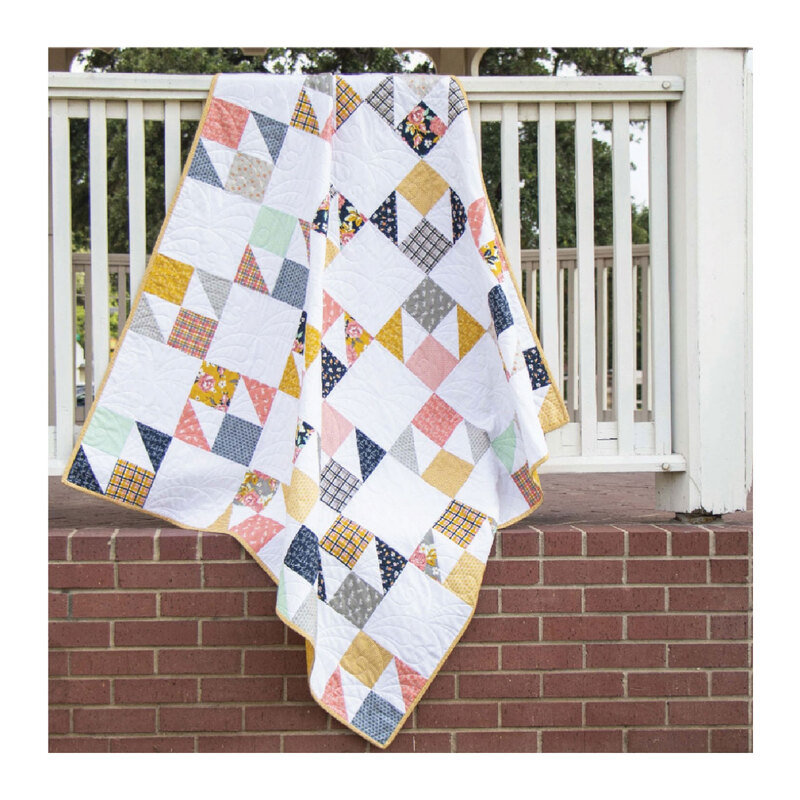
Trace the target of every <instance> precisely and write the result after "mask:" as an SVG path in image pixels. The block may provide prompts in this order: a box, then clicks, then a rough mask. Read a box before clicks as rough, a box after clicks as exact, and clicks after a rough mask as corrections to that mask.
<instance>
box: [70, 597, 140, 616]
mask: <svg viewBox="0 0 800 800" xmlns="http://www.w3.org/2000/svg"><path fill="white" fill-rule="evenodd" d="M155 615H156V596H155V594H153V593H151V592H76V593H75V594H73V595H72V616H73V617H75V618H81V617H84V618H85V617H105V618H106V619H119V618H120V617H154V616H155Z"/></svg>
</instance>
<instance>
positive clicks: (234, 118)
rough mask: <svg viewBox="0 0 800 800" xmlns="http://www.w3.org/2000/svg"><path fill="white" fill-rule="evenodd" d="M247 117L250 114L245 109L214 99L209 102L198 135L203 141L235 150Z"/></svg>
mask: <svg viewBox="0 0 800 800" xmlns="http://www.w3.org/2000/svg"><path fill="white" fill-rule="evenodd" d="M249 116H250V112H249V111H248V110H247V109H246V108H242V106H237V105H235V104H234V103H229V102H227V101H226V100H220V99H219V98H216V97H215V98H214V99H213V100H212V101H211V107H210V108H209V109H208V115H207V116H206V121H205V123H204V124H203V131H202V133H201V134H200V135H201V136H202V137H203V138H204V139H211V140H212V141H215V142H219V143H220V144H224V145H225V146H226V147H233V148H234V149H235V148H237V147H238V146H239V140H240V139H241V138H242V133H243V132H244V126H245V125H246V124H247V118H248V117H249Z"/></svg>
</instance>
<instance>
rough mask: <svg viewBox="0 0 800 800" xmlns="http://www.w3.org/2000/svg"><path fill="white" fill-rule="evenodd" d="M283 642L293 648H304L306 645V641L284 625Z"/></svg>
mask: <svg viewBox="0 0 800 800" xmlns="http://www.w3.org/2000/svg"><path fill="white" fill-rule="evenodd" d="M283 641H284V642H285V643H286V644H288V645H294V646H295V647H305V645H306V640H305V639H304V638H303V637H302V636H301V635H300V634H299V633H298V632H297V631H293V630H292V629H291V628H289V627H287V626H286V625H284V628H283Z"/></svg>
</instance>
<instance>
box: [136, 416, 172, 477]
mask: <svg viewBox="0 0 800 800" xmlns="http://www.w3.org/2000/svg"><path fill="white" fill-rule="evenodd" d="M136 427H137V428H138V429H139V436H141V437H142V443H143V444H144V449H145V450H147V455H148V456H149V457H150V463H151V464H152V465H153V472H158V468H159V467H160V466H161V462H162V461H163V460H164V455H165V454H166V452H167V448H168V447H169V445H170V442H171V441H172V437H171V436H170V435H169V434H166V433H162V432H161V431H157V430H156V429H155V428H151V427H150V426H149V425H145V424H144V423H143V422H137V423H136Z"/></svg>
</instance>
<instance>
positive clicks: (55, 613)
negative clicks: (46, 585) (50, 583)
mask: <svg viewBox="0 0 800 800" xmlns="http://www.w3.org/2000/svg"><path fill="white" fill-rule="evenodd" d="M68 615H69V595H68V594H64V593H62V592H48V593H47V618H48V619H64V618H65V617H67V616H68Z"/></svg>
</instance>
